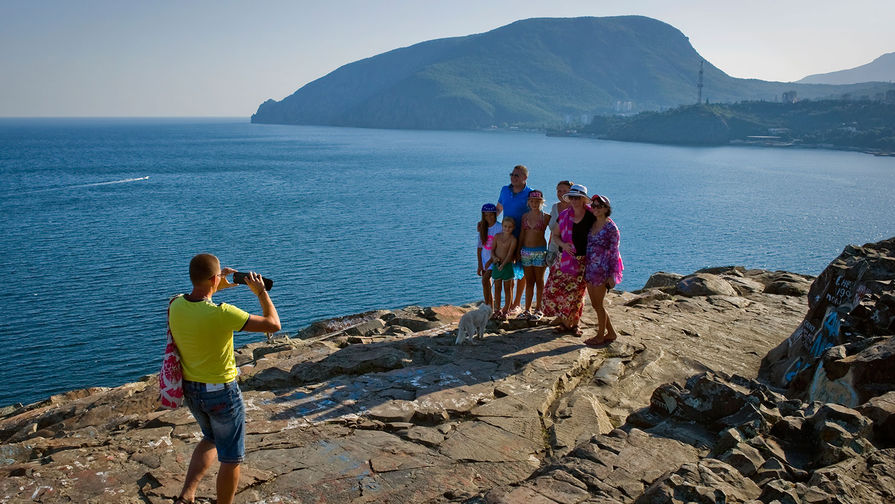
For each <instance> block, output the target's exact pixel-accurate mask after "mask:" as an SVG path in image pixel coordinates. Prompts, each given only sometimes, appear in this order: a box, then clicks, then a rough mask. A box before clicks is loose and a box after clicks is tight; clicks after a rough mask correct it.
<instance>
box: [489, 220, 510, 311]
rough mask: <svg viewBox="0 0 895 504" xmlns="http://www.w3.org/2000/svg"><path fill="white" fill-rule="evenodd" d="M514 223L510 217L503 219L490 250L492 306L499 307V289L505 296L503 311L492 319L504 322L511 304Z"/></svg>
mask: <svg viewBox="0 0 895 504" xmlns="http://www.w3.org/2000/svg"><path fill="white" fill-rule="evenodd" d="M515 227H516V221H514V220H513V218H512V217H504V219H503V230H502V231H501V232H500V233H499V234H498V235H497V236H495V237H494V247H493V248H492V250H491V260H490V261H488V262H489V263H490V266H491V279H492V280H493V281H494V306H495V307H498V306H500V294H501V288H503V292H504V294H505V295H506V303H505V304H504V307H503V309H501V310H498V311H496V312H495V313H494V318H496V319H498V320H506V318H507V313H509V311H510V304H511V303H512V302H513V280H514V278H515V276H514V271H513V253H514V252H515V251H516V238H515V237H514V236H513V228H515Z"/></svg>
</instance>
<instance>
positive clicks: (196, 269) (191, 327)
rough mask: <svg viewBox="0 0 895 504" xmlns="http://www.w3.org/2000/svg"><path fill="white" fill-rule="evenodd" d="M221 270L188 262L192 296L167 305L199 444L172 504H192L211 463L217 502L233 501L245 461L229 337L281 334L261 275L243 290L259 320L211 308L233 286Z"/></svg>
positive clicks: (213, 260) (203, 258)
mask: <svg viewBox="0 0 895 504" xmlns="http://www.w3.org/2000/svg"><path fill="white" fill-rule="evenodd" d="M235 272H236V270H234V269H232V268H224V269H223V270H222V269H221V263H220V261H218V258H217V257H215V256H213V255H211V254H199V255H197V256H195V257H193V259H192V260H191V261H190V281H191V282H192V284H193V290H192V292H190V293H189V294H186V295H183V296H178V297H177V299H175V300H174V301H173V302H172V303H171V308H170V310H169V316H168V324H169V326H170V328H171V335H172V336H173V338H174V343H175V344H176V345H177V349H178V351H179V352H180V362H181V365H182V366H183V397H184V403H185V404H186V405H187V406H188V407H189V408H190V411H191V412H192V414H193V416H194V417H195V418H196V421H197V422H198V423H199V427H200V428H201V429H202V436H203V437H202V441H200V442H199V444H198V446H196V449H195V450H194V451H193V456H192V459H190V466H189V469H188V470H187V473H186V481H184V483H183V489H182V490H181V492H180V496H178V497H177V500H175V501H174V502H175V504H189V503H192V502H193V501H194V499H195V496H196V488H197V487H198V486H199V481H200V480H201V479H202V476H204V475H205V473H206V472H207V471H208V469H209V467H211V464H212V463H213V462H214V459H215V456H217V459H218V461H220V463H221V468H220V470H219V471H218V477H217V502H218V503H219V504H230V503H232V502H233V497H234V496H235V495H236V489H237V484H238V482H239V466H240V464H241V463H242V460H243V458H244V457H245V407H244V405H243V402H242V392H241V391H240V390H239V385H238V384H237V383H236V375H237V374H238V371H237V368H236V359H235V357H234V355H233V331H250V332H266V333H269V332H276V331H279V330H280V317H279V315H277V309H276V307H274V305H273V301H271V300H270V296H269V295H268V294H267V291H266V290H264V282H263V281H262V279H261V275H258V274H257V273H254V272H252V273H249V275H248V276H247V277H246V285H248V287H249V288H250V289H251V290H252V292H253V293H255V295H256V296H258V301H259V302H260V303H261V312H262V315H250V314H248V313H247V312H245V311H243V310H240V309H239V308H237V307H235V306H233V305H229V304H227V303H221V304H215V303H214V302H212V300H211V296H212V295H213V294H214V293H215V292H217V291H219V290H221V289H226V288H228V287H234V286H235V285H236V284H233V283H231V282H229V281H228V280H227V278H226V276H227V275H229V274H231V273H235Z"/></svg>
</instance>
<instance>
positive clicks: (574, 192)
mask: <svg viewBox="0 0 895 504" xmlns="http://www.w3.org/2000/svg"><path fill="white" fill-rule="evenodd" d="M572 197H580V198H587V187H586V186H583V185H581V184H573V185H572V188H571V189H569V192H567V193H565V194H563V196H562V199H563V200H564V201H569V198H572Z"/></svg>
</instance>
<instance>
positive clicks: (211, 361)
mask: <svg viewBox="0 0 895 504" xmlns="http://www.w3.org/2000/svg"><path fill="white" fill-rule="evenodd" d="M248 320H249V314H248V313H246V312H244V311H242V310H240V309H239V308H237V307H235V306H233V305H229V304H227V303H221V304H214V303H212V302H211V301H208V300H202V301H188V300H187V299H186V298H185V297H184V296H180V297H178V298H177V299H175V300H174V302H173V303H171V311H170V315H169V318H168V324H170V325H169V327H170V328H171V335H172V336H173V337H174V343H175V344H176V345H177V350H178V351H179V352H180V363H181V365H182V366H183V378H184V379H186V380H190V381H195V382H202V383H227V382H230V381H233V380H235V379H236V376H237V374H238V371H237V369H236V359H235V358H234V356H233V331H239V330H241V329H242V328H243V326H245V324H246V322H248Z"/></svg>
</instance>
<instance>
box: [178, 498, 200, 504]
mask: <svg viewBox="0 0 895 504" xmlns="http://www.w3.org/2000/svg"><path fill="white" fill-rule="evenodd" d="M194 502H195V501H188V500H186V499H184V498H183V497H178V498H176V499H174V504H193V503H194Z"/></svg>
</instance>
